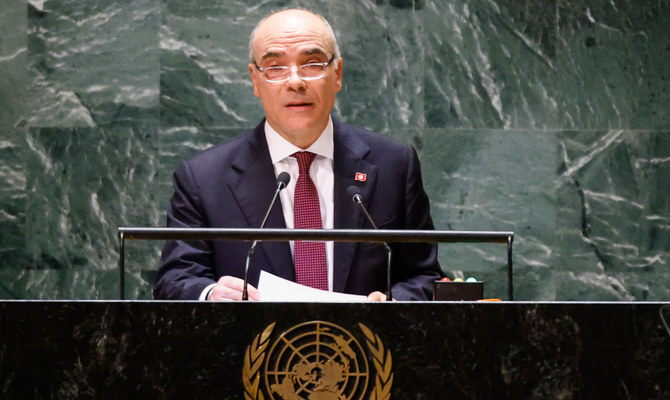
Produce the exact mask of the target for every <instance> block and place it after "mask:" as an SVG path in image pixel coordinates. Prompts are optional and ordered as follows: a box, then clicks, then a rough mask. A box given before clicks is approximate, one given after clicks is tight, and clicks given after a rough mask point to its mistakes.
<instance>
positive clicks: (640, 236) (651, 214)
mask: <svg viewBox="0 0 670 400" xmlns="http://www.w3.org/2000/svg"><path fill="white" fill-rule="evenodd" d="M559 152H560V153H559V156H560V160H561V164H560V168H559V176H558V179H557V180H556V182H555V183H556V190H557V199H558V205H559V208H558V220H559V221H560V223H559V226H558V233H559V238H560V240H559V241H558V243H557V246H556V252H557V257H558V261H559V262H560V265H562V268H563V270H564V271H563V272H566V273H569V274H570V275H571V280H573V281H575V285H574V287H573V288H572V289H568V288H567V285H562V286H563V288H562V289H563V290H562V291H561V293H560V294H559V293H557V295H559V296H560V298H562V299H577V298H583V297H582V296H583V295H585V291H586V287H588V288H590V289H589V291H590V293H591V296H593V297H590V298H593V299H612V300H624V299H636V300H651V299H664V298H666V299H667V298H669V297H670V289H668V288H669V287H670V280H669V278H670V274H668V272H667V265H668V263H670V217H668V216H669V215H670V192H668V189H667V188H668V187H669V186H670V132H668V131H662V132H644V131H622V130H610V131H564V132H561V133H560V135H559ZM545 295H549V296H550V295H551V293H545Z"/></svg>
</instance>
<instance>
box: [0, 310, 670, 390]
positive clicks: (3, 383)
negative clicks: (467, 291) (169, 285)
mask: <svg viewBox="0 0 670 400" xmlns="http://www.w3.org/2000/svg"><path fill="white" fill-rule="evenodd" d="M662 307H663V309H662ZM660 312H664V315H665V316H666V317H665V318H666V320H668V319H670V304H667V303H666V304H665V305H664V304H662V303H508V302H500V303H470V302H457V303H439V302H434V303H394V304H279V303H265V304H259V303H234V304H233V303H219V304H209V303H190V302H184V303H182V302H26V301H9V302H2V303H0V397H2V398H11V399H26V398H32V399H43V398H99V399H105V398H110V399H120V398H151V399H156V398H172V399H174V398H190V399H205V398H218V399H243V398H244V391H245V389H244V386H243V383H242V376H243V368H244V356H245V351H246V350H247V348H248V347H249V346H251V347H253V344H252V342H253V341H254V338H256V337H259V336H260V334H261V332H263V331H264V330H265V329H266V328H267V327H268V326H269V325H270V324H271V323H273V322H276V325H275V326H274V328H273V331H272V335H271V337H270V341H271V342H272V341H275V343H278V342H279V341H280V339H279V334H280V333H281V332H286V331H288V330H289V329H290V328H292V327H294V326H295V325H297V324H301V323H304V322H307V321H315V320H320V321H327V322H330V323H334V324H336V325H339V326H340V327H342V328H344V329H345V330H347V331H349V332H350V333H351V334H352V335H353V336H354V337H355V338H357V340H358V341H359V342H360V343H366V339H365V335H364V333H363V331H362V329H361V328H360V326H359V323H363V324H364V325H365V326H366V327H368V328H369V330H370V331H372V332H373V333H374V334H376V335H378V338H377V339H378V340H379V341H380V342H379V343H381V344H382V345H383V347H384V350H386V351H388V352H390V354H391V356H392V368H393V370H392V372H393V374H394V378H393V386H392V391H391V398H392V399H445V398H449V399H504V398H509V399H532V398H536V399H547V398H568V399H569V398H574V399H615V398H633V399H658V398H670V333H669V332H667V331H666V329H665V328H664V327H663V324H662V321H661V317H660ZM261 342H262V340H261ZM363 347H364V348H365V345H364V344H363ZM270 348H271V345H270V346H268V347H267V348H266V349H265V350H264V351H267V352H268V354H270ZM268 357H270V356H269V355H268ZM367 357H368V358H369V359H371V356H370V355H367ZM369 365H370V368H369V369H370V370H371V371H374V370H375V368H373V367H372V365H374V364H373V363H372V361H370V364H369ZM261 386H262V384H261ZM370 386H374V383H372V384H371V385H370ZM275 396H276V395H275ZM265 398H266V399H269V398H272V397H271V396H266V397H265ZM275 398H277V399H279V397H275ZM304 398H307V397H304ZM366 398H367V397H366Z"/></svg>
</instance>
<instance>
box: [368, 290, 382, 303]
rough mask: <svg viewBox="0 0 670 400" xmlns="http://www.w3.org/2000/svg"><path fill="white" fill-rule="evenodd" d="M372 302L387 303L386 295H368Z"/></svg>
mask: <svg viewBox="0 0 670 400" xmlns="http://www.w3.org/2000/svg"><path fill="white" fill-rule="evenodd" d="M368 300H370V301H386V295H385V294H384V293H382V292H372V293H370V294H369V295H368Z"/></svg>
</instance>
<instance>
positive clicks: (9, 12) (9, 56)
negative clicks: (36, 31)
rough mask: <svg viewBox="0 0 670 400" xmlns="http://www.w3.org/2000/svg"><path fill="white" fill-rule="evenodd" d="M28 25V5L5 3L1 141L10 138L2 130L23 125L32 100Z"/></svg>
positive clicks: (0, 38)
mask: <svg viewBox="0 0 670 400" xmlns="http://www.w3.org/2000/svg"><path fill="white" fill-rule="evenodd" d="M27 23H28V19H27V15H26V5H25V3H24V2H22V1H15V0H12V1H5V2H3V4H2V7H0V140H1V139H2V138H5V137H7V136H6V135H9V134H10V133H5V132H2V128H10V127H14V126H17V125H21V118H22V117H23V116H24V115H25V111H26V109H27V106H28V103H29V100H30V97H29V96H28V93H27V92H26V90H25V88H26V86H27V83H28V77H29V75H28V73H27V70H28V58H27V50H28V47H27V45H26V35H25V32H26V26H27ZM9 94H11V95H9Z"/></svg>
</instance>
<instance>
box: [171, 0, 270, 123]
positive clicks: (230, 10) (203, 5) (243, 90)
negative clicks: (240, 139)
mask: <svg viewBox="0 0 670 400" xmlns="http://www.w3.org/2000/svg"><path fill="white" fill-rule="evenodd" d="M279 3H281V2H258V1H256V2H242V1H221V0H219V1H206V0H205V1H202V0H200V1H189V2H183V1H166V2H164V4H163V20H162V25H161V30H160V60H161V71H160V72H161V73H160V82H161V96H160V107H161V124H162V125H163V126H169V127H174V126H176V127H181V126H196V127H228V128H233V127H237V128H248V127H250V126H255V125H256V124H257V123H258V122H259V121H260V120H261V119H262V118H263V111H262V107H261V105H260V102H259V101H258V99H257V98H256V97H254V95H253V87H252V84H251V79H250V78H249V69H248V64H249V35H251V31H252V30H253V28H254V26H255V25H256V23H257V22H258V21H259V20H260V19H261V18H262V17H263V16H264V15H265V14H267V13H268V12H269V11H270V10H271V9H273V8H274V7H279V6H281V4H279Z"/></svg>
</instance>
